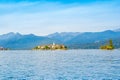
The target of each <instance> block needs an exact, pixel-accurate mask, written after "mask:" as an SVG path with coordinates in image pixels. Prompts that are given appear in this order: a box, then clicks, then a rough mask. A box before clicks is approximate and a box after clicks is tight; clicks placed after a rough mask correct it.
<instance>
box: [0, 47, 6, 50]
mask: <svg viewBox="0 0 120 80" xmlns="http://www.w3.org/2000/svg"><path fill="white" fill-rule="evenodd" d="M0 50H8V49H7V48H3V47H0Z"/></svg>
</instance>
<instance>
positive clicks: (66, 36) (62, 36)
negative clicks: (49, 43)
mask: <svg viewBox="0 0 120 80" xmlns="http://www.w3.org/2000/svg"><path fill="white" fill-rule="evenodd" d="M79 34H81V33H80V32H62V33H58V32H56V33H53V34H49V35H48V36H46V37H48V38H54V39H56V40H59V41H61V42H63V43H65V42H67V41H69V40H71V39H72V38H73V37H75V36H77V35H79Z"/></svg>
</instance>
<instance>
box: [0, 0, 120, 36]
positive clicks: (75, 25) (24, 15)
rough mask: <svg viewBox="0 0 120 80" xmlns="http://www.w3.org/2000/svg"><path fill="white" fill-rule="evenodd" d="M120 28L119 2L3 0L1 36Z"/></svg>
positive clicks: (1, 1) (105, 0) (91, 0)
mask: <svg viewBox="0 0 120 80" xmlns="http://www.w3.org/2000/svg"><path fill="white" fill-rule="evenodd" d="M117 28H120V0H0V34H4V33H8V32H20V33H23V34H29V33H34V34H37V35H47V34H49V33H54V32H96V31H104V30H108V29H117Z"/></svg>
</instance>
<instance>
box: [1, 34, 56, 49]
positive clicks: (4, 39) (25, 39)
mask: <svg viewBox="0 0 120 80" xmlns="http://www.w3.org/2000/svg"><path fill="white" fill-rule="evenodd" d="M53 42H56V43H57V41H56V40H53V39H49V38H47V37H42V36H35V35H34V34H28V35H22V34H20V33H8V34H4V35H0V46H2V47H5V48H10V49H32V48H33V47H35V46H37V45H42V44H51V43H53Z"/></svg>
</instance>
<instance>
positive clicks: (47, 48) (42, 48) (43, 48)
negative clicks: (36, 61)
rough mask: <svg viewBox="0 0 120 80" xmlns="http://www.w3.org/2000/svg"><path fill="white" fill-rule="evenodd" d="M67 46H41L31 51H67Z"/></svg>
mask: <svg viewBox="0 0 120 80" xmlns="http://www.w3.org/2000/svg"><path fill="white" fill-rule="evenodd" d="M67 49H68V48H67V46H65V45H63V44H55V43H53V44H49V45H41V46H36V47H35V48H33V49H32V50H67Z"/></svg>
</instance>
